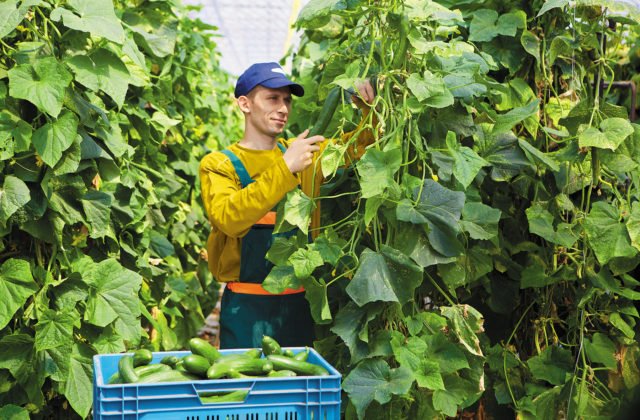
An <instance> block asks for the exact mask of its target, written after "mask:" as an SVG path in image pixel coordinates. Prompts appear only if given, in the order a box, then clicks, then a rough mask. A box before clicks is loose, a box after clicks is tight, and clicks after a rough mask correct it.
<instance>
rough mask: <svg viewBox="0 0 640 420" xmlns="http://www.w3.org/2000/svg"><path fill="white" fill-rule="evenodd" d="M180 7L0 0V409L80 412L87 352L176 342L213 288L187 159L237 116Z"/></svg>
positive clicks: (210, 39)
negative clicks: (205, 257) (203, 254)
mask: <svg viewBox="0 0 640 420" xmlns="http://www.w3.org/2000/svg"><path fill="white" fill-rule="evenodd" d="M187 13H188V10H187V9H185V8H183V7H182V6H180V5H179V3H178V2H176V1H172V0H166V1H165V0H156V1H146V0H133V1H120V0H115V1H113V2H112V0H66V1H60V0H46V1H44V0H43V1H40V0H23V1H13V0H9V1H3V2H1V3H0V17H1V18H0V39H1V42H0V47H1V49H2V51H1V53H0V174H1V175H0V186H1V188H0V295H1V296H3V298H2V299H1V302H0V354H2V357H0V383H1V385H0V407H2V406H4V407H3V408H0V417H3V418H5V417H6V416H9V415H10V414H14V413H20V415H23V416H24V415H26V414H25V413H26V412H29V413H30V414H31V415H32V416H33V417H35V418H38V417H48V416H54V417H56V418H60V416H63V415H65V416H70V417H73V414H72V413H73V412H74V411H75V413H77V414H76V416H77V415H79V416H81V417H86V416H87V415H88V413H89V410H90V407H91V403H92V360H91V358H92V356H93V355H94V354H96V353H104V352H121V351H124V350H125V349H126V348H132V347H149V348H151V349H153V350H161V349H163V350H169V349H176V348H183V347H184V343H185V340H186V339H188V338H190V337H192V336H194V335H196V332H197V330H198V329H199V328H200V327H201V326H202V325H203V321H204V316H205V315H206V314H208V313H209V311H210V310H211V308H212V307H213V305H214V304H215V302H216V299H217V289H218V287H217V284H216V283H215V281H213V279H212V278H211V276H210V274H209V273H208V270H207V268H206V262H205V261H204V260H203V259H202V257H201V251H202V250H203V249H204V247H205V241H206V237H207V234H208V226H206V217H205V216H204V214H203V211H202V206H201V205H200V204H199V203H198V200H199V185H198V183H197V179H196V175H197V172H198V163H199V160H200V158H201V157H202V156H203V155H204V154H205V153H206V152H207V151H209V150H212V149H217V148H218V147H221V146H223V145H224V144H226V143H227V142H230V141H232V139H234V138H236V137H237V136H238V135H239V132H238V129H239V125H238V122H239V118H238V115H237V113H234V112H233V108H232V106H231V105H232V102H231V99H232V96H231V95H230V90H229V86H230V84H229V79H228V77H227V75H226V74H225V73H224V72H223V71H221V70H220V68H219V65H218V55H217V52H216V42H215V35H214V31H215V28H213V27H211V26H208V25H206V24H204V23H203V22H201V21H199V20H197V19H195V20H194V19H191V18H188V17H187ZM20 407H24V408H20ZM72 410H73V411H72ZM16 415H17V414H16Z"/></svg>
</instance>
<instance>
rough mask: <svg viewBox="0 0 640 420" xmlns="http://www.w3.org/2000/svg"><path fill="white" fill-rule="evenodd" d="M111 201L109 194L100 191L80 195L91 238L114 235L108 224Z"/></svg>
mask: <svg viewBox="0 0 640 420" xmlns="http://www.w3.org/2000/svg"><path fill="white" fill-rule="evenodd" d="M111 201H112V198H111V196H110V195H109V194H107V193H104V192H101V191H89V192H88V193H86V194H85V195H84V197H82V208H83V209H84V214H85V215H86V216H87V221H88V222H89V225H90V227H91V229H90V230H89V233H90V236H91V237H92V238H104V237H105V236H112V237H113V236H114V235H113V233H112V230H111V225H110V221H111ZM152 232H153V231H152Z"/></svg>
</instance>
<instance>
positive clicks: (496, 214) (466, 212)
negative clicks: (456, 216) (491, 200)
mask: <svg viewBox="0 0 640 420" xmlns="http://www.w3.org/2000/svg"><path fill="white" fill-rule="evenodd" d="M501 215H502V212H501V211H500V210H498V209H494V208H492V207H489V206H487V205H485V204H482V203H473V202H467V203H465V204H464V207H463V209H462V222H460V223H461V224H462V226H463V227H464V229H465V231H467V232H468V233H469V236H471V237H472V238H473V239H478V240H489V239H492V238H495V237H496V236H498V223H499V222H500V217H501Z"/></svg>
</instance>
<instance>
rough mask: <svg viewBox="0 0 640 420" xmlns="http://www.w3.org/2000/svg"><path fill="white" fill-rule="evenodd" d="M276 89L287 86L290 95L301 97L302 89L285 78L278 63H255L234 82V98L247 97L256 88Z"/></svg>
mask: <svg viewBox="0 0 640 420" xmlns="http://www.w3.org/2000/svg"><path fill="white" fill-rule="evenodd" d="M258 85H260V86H264V87H267V88H272V89H278V88H281V87H285V86H289V88H290V89H291V93H292V94H294V95H296V96H303V95H304V89H303V87H302V86H300V85H299V84H297V83H293V82H292V81H291V80H289V79H288V78H287V75H286V73H285V72H284V69H283V68H282V67H280V65H279V64H278V63H256V64H253V65H252V66H251V67H249V68H248V69H246V70H245V71H244V73H242V74H241V75H240V77H239V78H238V81H237V82H236V89H235V92H234V94H235V97H236V98H239V97H240V96H244V95H247V94H248V93H249V92H251V90H252V89H253V88H255V87H256V86H258Z"/></svg>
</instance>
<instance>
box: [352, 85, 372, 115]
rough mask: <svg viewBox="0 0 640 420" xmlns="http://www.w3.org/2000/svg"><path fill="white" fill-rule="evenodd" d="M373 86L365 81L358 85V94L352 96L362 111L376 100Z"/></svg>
mask: <svg viewBox="0 0 640 420" xmlns="http://www.w3.org/2000/svg"><path fill="white" fill-rule="evenodd" d="M375 96H376V95H375V94H374V91H373V86H371V82H370V81H369V80H363V81H361V82H358V83H356V93H355V94H354V95H352V96H351V100H352V101H353V103H354V104H356V106H357V107H358V108H360V109H362V108H365V107H369V106H371V105H372V104H373V100H374V99H375Z"/></svg>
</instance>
